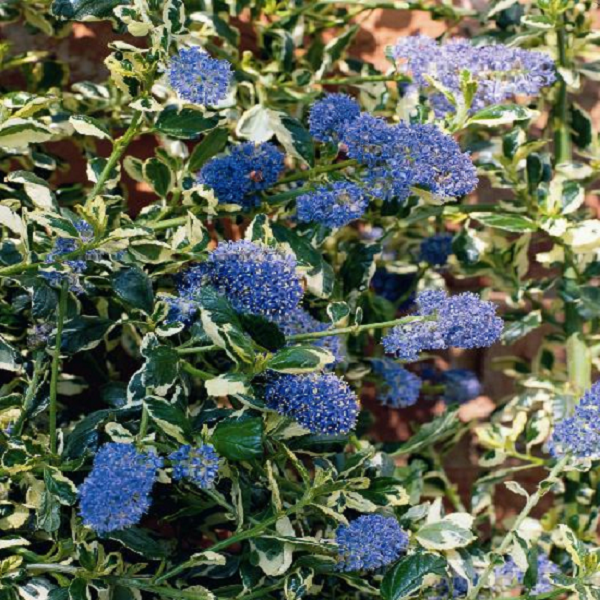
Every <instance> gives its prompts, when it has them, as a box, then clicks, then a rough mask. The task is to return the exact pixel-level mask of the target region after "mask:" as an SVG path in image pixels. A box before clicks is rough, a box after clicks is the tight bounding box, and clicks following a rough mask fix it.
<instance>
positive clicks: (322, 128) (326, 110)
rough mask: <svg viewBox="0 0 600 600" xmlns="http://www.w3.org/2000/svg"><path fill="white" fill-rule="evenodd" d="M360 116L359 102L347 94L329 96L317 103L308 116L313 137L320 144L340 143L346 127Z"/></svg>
mask: <svg viewBox="0 0 600 600" xmlns="http://www.w3.org/2000/svg"><path fill="white" fill-rule="evenodd" d="M358 115H360V106H359V105H358V102H356V100H354V99H353V98H351V97H350V96H347V95H346V94H328V95H327V96H325V98H323V99H322V100H319V101H318V102H315V103H314V104H313V105H312V107H311V110H310V114H309V116H308V125H309V130H310V133H311V135H312V136H313V137H314V138H315V139H316V140H318V141H319V142H333V143H337V142H339V141H340V133H341V132H342V131H343V129H344V127H345V126H346V125H348V123H350V122H351V121H353V120H354V119H356V117H358Z"/></svg>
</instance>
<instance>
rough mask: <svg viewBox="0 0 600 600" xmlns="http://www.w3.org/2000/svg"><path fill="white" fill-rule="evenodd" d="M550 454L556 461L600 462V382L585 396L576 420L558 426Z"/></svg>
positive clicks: (552, 439)
mask: <svg viewBox="0 0 600 600" xmlns="http://www.w3.org/2000/svg"><path fill="white" fill-rule="evenodd" d="M549 450H550V453H551V454H552V455H553V456H555V457H559V456H564V455H566V454H570V455H572V456H574V457H575V458H580V459H585V458H591V459H594V460H596V459H599V458H600V381H597V382H596V383H594V385H593V386H592V387H591V388H590V389H589V390H587V391H586V392H585V394H584V395H583V398H581V400H580V401H579V403H578V404H577V406H576V407H575V412H574V413H573V415H572V416H570V417H567V418H566V419H563V420H562V421H560V422H558V423H556V425H555V426H554V431H553V433H552V437H551V438H550V442H549Z"/></svg>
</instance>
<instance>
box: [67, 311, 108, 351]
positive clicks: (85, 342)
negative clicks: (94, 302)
mask: <svg viewBox="0 0 600 600" xmlns="http://www.w3.org/2000/svg"><path fill="white" fill-rule="evenodd" d="M113 325H114V323H113V321H111V320H110V319H103V318H102V317H82V316H77V317H75V318H74V319H71V320H69V321H67V322H66V323H65V326H64V329H63V333H62V341H61V345H60V347H61V350H62V351H63V352H66V353H67V354H75V353H76V352H81V351H82V350H90V349H91V348H94V347H95V346H97V345H98V344H99V343H100V342H101V341H102V339H103V338H104V336H105V335H106V334H107V333H108V332H109V331H110V329H111V328H112V327H113Z"/></svg>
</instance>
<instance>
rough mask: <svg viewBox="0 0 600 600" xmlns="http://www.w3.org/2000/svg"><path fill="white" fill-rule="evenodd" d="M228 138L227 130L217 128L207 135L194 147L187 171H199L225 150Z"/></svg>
mask: <svg viewBox="0 0 600 600" xmlns="http://www.w3.org/2000/svg"><path fill="white" fill-rule="evenodd" d="M228 137H229V132H228V131H227V129H221V128H218V129H213V130H212V131H210V132H209V133H207V134H206V135H205V136H204V139H203V140H202V141H201V142H200V143H198V144H196V145H195V146H194V149H193V150H192V154H191V156H190V160H189V162H188V170H190V171H191V172H193V173H195V172H196V171H199V170H200V169H201V168H202V167H203V166H204V165H205V164H206V162H207V161H208V160H210V159H211V158H212V157H213V156H215V154H219V152H221V151H222V150H223V149H224V148H225V146H226V145H227V139H228Z"/></svg>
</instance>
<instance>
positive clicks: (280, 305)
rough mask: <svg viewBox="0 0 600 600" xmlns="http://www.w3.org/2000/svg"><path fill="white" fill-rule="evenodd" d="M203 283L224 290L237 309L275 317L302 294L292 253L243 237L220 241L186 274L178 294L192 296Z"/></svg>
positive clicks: (290, 308) (295, 304)
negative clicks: (246, 239) (205, 258)
mask: <svg viewBox="0 0 600 600" xmlns="http://www.w3.org/2000/svg"><path fill="white" fill-rule="evenodd" d="M203 283H208V284H209V285H212V286H213V287H215V288H216V289H217V290H219V291H220V292H221V293H222V294H224V295H225V296H226V297H227V299H228V300H229V302H231V305H232V306H233V308H234V309H235V310H236V311H238V312H240V313H243V314H251V315H259V316H263V317H266V318H268V319H271V320H274V321H276V320H279V319H282V318H285V317H286V315H287V314H288V313H289V312H291V311H293V310H295V309H296V308H297V307H298V305H299V304H300V301H301V300H302V296H303V294H304V291H303V289H302V285H301V283H300V277H299V276H298V274H297V273H296V259H295V258H294V257H293V256H291V255H289V254H284V253H283V252H280V251H279V250H276V249H274V248H269V247H267V246H263V245H259V244H255V243H253V242H248V241H244V240H242V241H238V242H223V243H221V244H219V245H218V246H217V248H215V250H213V251H212V252H211V253H210V255H209V257H208V260H207V261H206V262H205V263H203V264H202V265H199V266H198V267H196V268H192V269H190V270H189V271H188V272H187V273H186V274H185V276H184V282H183V284H182V286H181V287H180V294H181V295H182V296H183V297H186V298H188V299H190V300H193V299H194V297H195V294H197V292H198V289H199V287H200V286H201V285H202V284H203Z"/></svg>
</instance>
